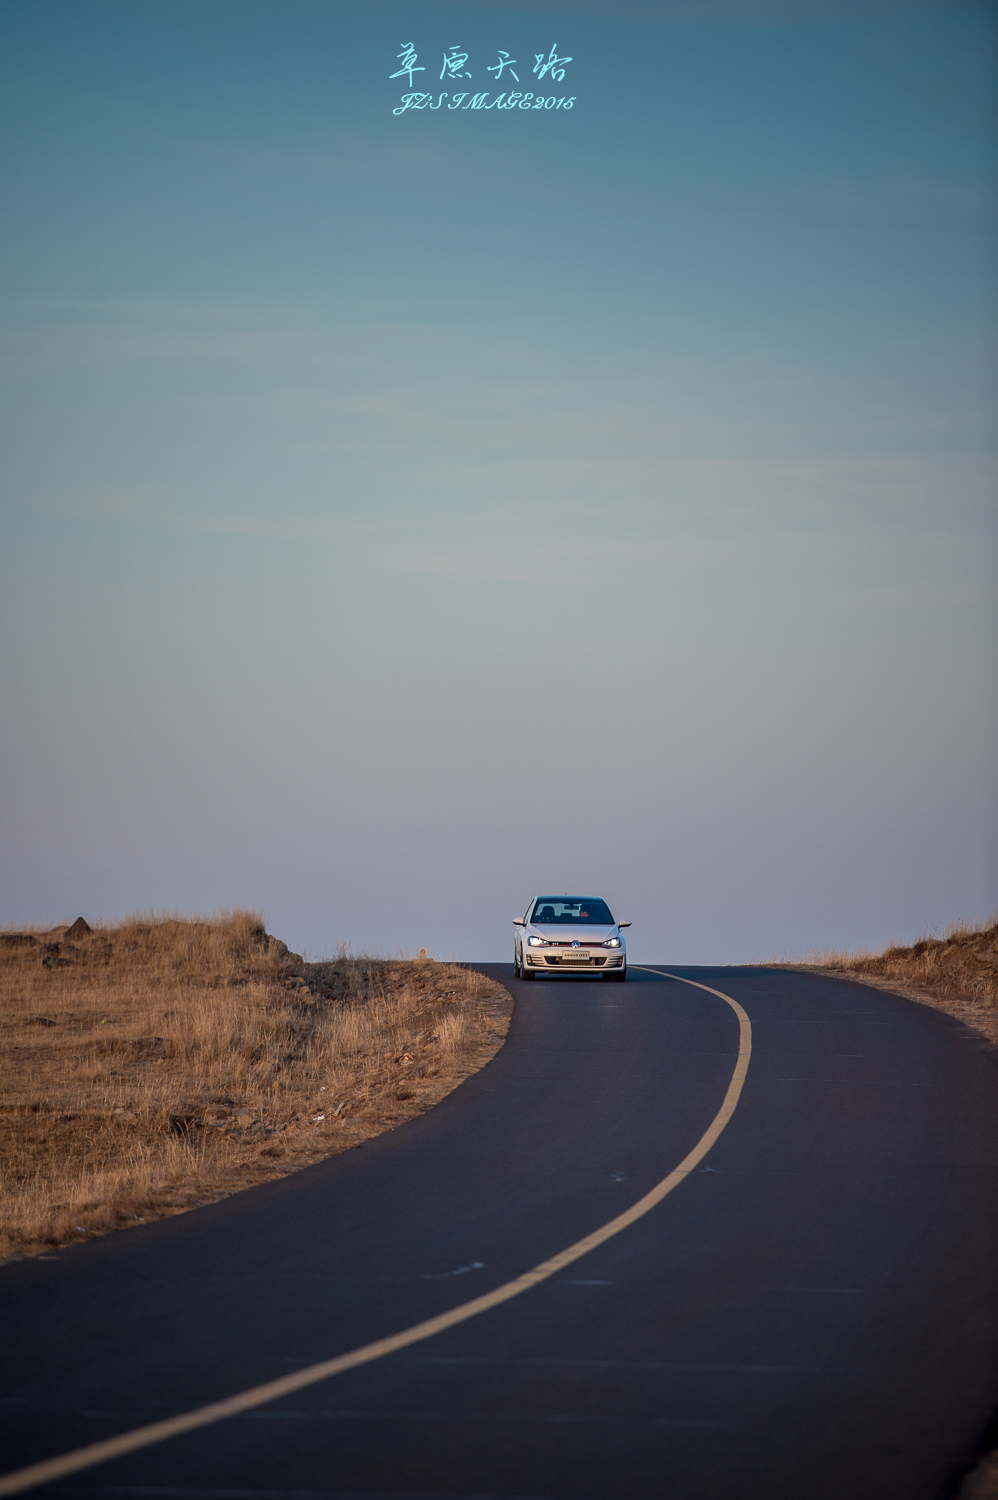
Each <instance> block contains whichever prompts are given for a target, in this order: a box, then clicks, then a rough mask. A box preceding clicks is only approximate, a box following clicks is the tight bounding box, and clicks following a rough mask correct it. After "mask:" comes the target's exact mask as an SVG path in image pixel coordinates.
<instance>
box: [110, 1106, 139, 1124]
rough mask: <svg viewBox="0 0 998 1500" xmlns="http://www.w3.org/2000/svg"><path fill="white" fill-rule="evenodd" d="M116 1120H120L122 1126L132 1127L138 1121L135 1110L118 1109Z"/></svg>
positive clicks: (115, 1114) (115, 1112) (115, 1115)
mask: <svg viewBox="0 0 998 1500" xmlns="http://www.w3.org/2000/svg"><path fill="white" fill-rule="evenodd" d="M114 1118H115V1119H116V1120H120V1121H121V1123H122V1125H132V1124H134V1122H135V1121H136V1120H137V1119H138V1115H137V1114H136V1113H135V1111H134V1109H116V1110H115V1111H114Z"/></svg>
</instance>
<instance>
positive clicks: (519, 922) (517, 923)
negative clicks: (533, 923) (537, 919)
mask: <svg viewBox="0 0 998 1500" xmlns="http://www.w3.org/2000/svg"><path fill="white" fill-rule="evenodd" d="M526 925H527V924H526V922H525V921H524V919H523V917H514V918H513V926H514V927H526Z"/></svg>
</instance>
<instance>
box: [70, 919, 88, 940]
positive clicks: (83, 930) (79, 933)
mask: <svg viewBox="0 0 998 1500" xmlns="http://www.w3.org/2000/svg"><path fill="white" fill-rule="evenodd" d="M92 932H93V928H92V927H91V926H90V924H89V922H85V921H84V919H83V918H82V917H77V919H76V921H75V922H74V923H73V925H72V927H70V928H69V930H68V931H67V933H66V936H67V938H82V937H89V936H90V934H91V933H92Z"/></svg>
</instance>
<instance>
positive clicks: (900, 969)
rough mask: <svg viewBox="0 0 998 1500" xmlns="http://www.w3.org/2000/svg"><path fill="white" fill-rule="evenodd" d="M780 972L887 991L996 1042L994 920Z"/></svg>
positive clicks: (794, 964) (819, 956)
mask: <svg viewBox="0 0 998 1500" xmlns="http://www.w3.org/2000/svg"><path fill="white" fill-rule="evenodd" d="M782 967H786V968H796V969H818V970H822V971H824V972H825V973H829V974H838V975H841V976H842V977H844V978H848V979H859V980H861V981H862V982H863V983H864V984H871V985H875V986H877V987H878V988H879V989H886V990H893V991H894V993H895V994H899V995H905V996H906V997H907V998H908V999H909V1000H918V1001H920V1002H921V1003H922V1004H923V1005H934V1006H937V1007H938V1008H939V1009H940V1010H946V1011H949V1012H950V1014H951V1015H954V1016H957V1017H959V1019H960V1020H961V1021H966V1023H967V1025H968V1026H972V1027H974V1029H975V1030H976V1031H979V1032H981V1033H982V1034H983V1035H984V1036H986V1037H987V1038H988V1039H989V1041H992V1042H998V915H996V916H994V917H992V918H991V919H990V920H989V921H988V922H986V923H983V924H981V923H971V922H955V923H953V925H952V926H951V927H948V928H947V929H946V931H945V933H944V935H943V937H941V938H931V937H923V938H919V940H918V942H917V943H913V944H912V945H911V947H909V948H898V947H896V946H895V945H894V944H893V943H891V944H889V945H888V946H887V947H886V948H884V949H883V950H882V951H881V952H880V953H873V952H871V951H870V950H868V949H865V950H863V951H862V952H858V953H842V952H837V951H835V950H829V951H827V952H824V953H811V954H809V955H808V957H807V958H806V959H805V960H791V961H790V962H788V963H786V964H784V965H782Z"/></svg>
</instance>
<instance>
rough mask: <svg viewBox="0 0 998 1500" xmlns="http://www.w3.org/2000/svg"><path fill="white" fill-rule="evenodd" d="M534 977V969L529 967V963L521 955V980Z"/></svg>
mask: <svg viewBox="0 0 998 1500" xmlns="http://www.w3.org/2000/svg"><path fill="white" fill-rule="evenodd" d="M534 977H535V976H534V971H533V969H529V968H528V967H527V961H526V959H525V958H524V957H523V955H522V954H521V956H520V978H521V979H533V978H534Z"/></svg>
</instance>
